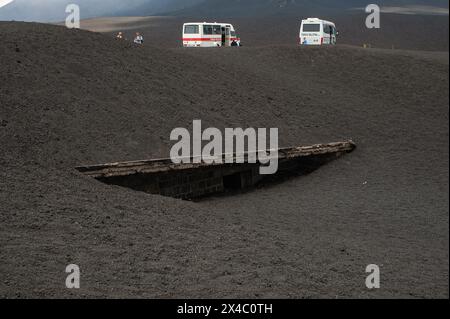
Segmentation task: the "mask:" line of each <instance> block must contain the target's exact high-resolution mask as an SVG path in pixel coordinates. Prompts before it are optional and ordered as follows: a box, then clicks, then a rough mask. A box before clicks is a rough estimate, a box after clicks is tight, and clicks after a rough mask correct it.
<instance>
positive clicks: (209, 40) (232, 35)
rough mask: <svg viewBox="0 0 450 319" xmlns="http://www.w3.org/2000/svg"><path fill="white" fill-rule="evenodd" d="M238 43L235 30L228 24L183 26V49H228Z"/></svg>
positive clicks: (193, 23)
mask: <svg viewBox="0 0 450 319" xmlns="http://www.w3.org/2000/svg"><path fill="white" fill-rule="evenodd" d="M233 41H235V42H237V43H239V42H240V39H239V38H238V37H237V35H236V30H235V29H234V27H233V25H232V24H229V23H217V22H214V23H211V22H190V23H185V24H184V25H183V46H184V47H228V46H231V45H232V43H233Z"/></svg>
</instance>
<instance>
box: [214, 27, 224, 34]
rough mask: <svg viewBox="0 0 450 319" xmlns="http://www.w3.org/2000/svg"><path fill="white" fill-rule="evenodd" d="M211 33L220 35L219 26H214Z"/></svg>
mask: <svg viewBox="0 0 450 319" xmlns="http://www.w3.org/2000/svg"><path fill="white" fill-rule="evenodd" d="M213 33H214V34H219V35H220V34H222V29H221V27H220V25H215V26H214V28H213Z"/></svg>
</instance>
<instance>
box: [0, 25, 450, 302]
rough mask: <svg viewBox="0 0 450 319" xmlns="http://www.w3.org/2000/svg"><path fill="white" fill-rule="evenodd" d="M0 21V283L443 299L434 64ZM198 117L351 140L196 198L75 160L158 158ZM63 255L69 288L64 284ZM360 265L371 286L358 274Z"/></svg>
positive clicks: (444, 101) (441, 82)
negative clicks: (140, 43)
mask: <svg viewBox="0 0 450 319" xmlns="http://www.w3.org/2000/svg"><path fill="white" fill-rule="evenodd" d="M0 29H1V34H2V41H1V42H0V57H1V64H0V68H1V70H0V83H1V85H0V103H1V108H0V121H1V127H0V145H1V150H2V152H1V156H0V164H1V169H0V175H1V176H0V202H1V205H0V241H1V242H0V244H1V250H0V259H1V261H2V262H1V263H0V273H1V276H2V280H1V281H0V295H1V296H2V297H18V296H20V297H101V296H108V297H336V296H338V297H448V248H449V247H448V196H447V194H448V106H447V105H448V67H447V66H446V65H445V64H444V63H440V62H438V61H427V60H422V59H421V58H420V57H414V56H411V55H410V56H403V55H401V54H398V55H394V54H389V55H385V54H383V53H382V52H368V51H362V50H355V49H351V48H344V47H336V48H330V49H324V50H317V49H298V48H296V47H264V48H262V47H259V48H242V50H240V49H239V50H226V49H225V50H194V51H191V50H181V49H180V50H177V49H173V50H161V49H158V48H153V47H134V46H132V45H131V44H127V43H120V42H115V41H114V40H111V39H108V38H107V37H105V36H102V35H99V34H93V33H88V32H83V31H68V30H66V29H64V28H61V27H55V26H46V25H37V24H21V23H0ZM230 93H231V94H230ZM195 118H198V119H202V121H203V123H204V124H205V125H208V126H214V127H218V128H224V127H278V128H279V129H280V145H301V144H304V145H307V144H314V143H320V142H323V141H334V140H345V139H350V138H353V139H354V140H355V141H356V142H357V143H358V146H359V148H358V150H357V151H355V152H354V153H352V154H350V155H348V156H346V157H344V158H343V159H341V160H339V161H335V162H332V163H330V164H329V165H327V166H326V167H323V168H322V169H320V170H318V171H316V172H314V173H312V174H310V175H308V176H305V177H304V178H302V179H292V180H290V181H288V182H286V183H284V184H280V185H275V186H273V187H270V188H267V189H262V190H259V191H257V192H251V193H247V194H241V195H237V196H235V197H233V198H232V200H230V199H229V198H212V199H209V200H207V201H204V202H201V203H198V204H194V203H190V202H183V201H179V200H176V199H171V198H163V197H160V196H155V195H148V194H145V193H138V192H134V191H131V190H126V189H123V188H120V187H116V186H109V185H104V184H102V183H99V182H97V181H95V180H93V179H90V178H89V177H83V176H81V175H80V174H79V173H78V172H76V171H75V170H74V169H73V167H75V166H77V165H79V164H81V163H107V162H113V161H128V160H134V159H143V158H152V157H164V156H167V155H168V154H167V153H168V150H169V148H170V143H169V141H168V137H169V133H170V131H171V130H172V129H173V128H174V127H180V126H181V127H184V126H186V125H188V123H192V119H195ZM69 263H76V264H78V265H79V266H80V267H81V269H82V287H81V289H80V290H77V291H67V290H66V289H65V288H64V280H65V273H64V269H65V266H66V265H67V264H69ZM371 263H376V264H379V265H380V266H381V269H382V276H383V277H382V278H383V281H382V289H380V290H377V291H367V290H366V289H365V285H364V278H365V273H364V270H365V267H366V265H368V264H371Z"/></svg>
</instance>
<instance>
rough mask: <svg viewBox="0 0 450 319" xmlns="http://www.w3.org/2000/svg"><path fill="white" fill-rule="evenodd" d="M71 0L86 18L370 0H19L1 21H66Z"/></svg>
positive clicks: (303, 8)
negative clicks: (66, 11) (66, 10)
mask: <svg viewBox="0 0 450 319" xmlns="http://www.w3.org/2000/svg"><path fill="white" fill-rule="evenodd" d="M69 3H76V4H79V5H80V8H81V15H82V18H83V19H86V18H90V17H102V16H149V15H167V16H169V15H173V16H185V17H204V18H212V17H229V18H232V17H246V16H254V17H263V16H273V15H281V16H294V15H295V16H298V15H301V16H305V15H324V14H328V13H332V14H335V13H336V12H347V11H349V10H351V9H355V8H363V7H365V6H366V5H367V4H368V3H370V2H369V1H367V0H128V1H126V2H125V1H121V0H45V1H44V0H15V1H14V2H12V3H10V4H8V5H6V6H5V7H3V8H1V9H0V20H19V21H22V20H23V21H40V22H56V21H63V20H64V19H65V17H66V13H65V7H66V5H67V4H69ZM377 3H378V4H379V5H381V6H405V5H423V6H436V7H444V8H448V0H378V1H377Z"/></svg>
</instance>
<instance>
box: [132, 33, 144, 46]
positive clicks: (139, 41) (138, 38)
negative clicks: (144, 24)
mask: <svg viewBox="0 0 450 319" xmlns="http://www.w3.org/2000/svg"><path fill="white" fill-rule="evenodd" d="M134 43H136V44H144V37H143V36H142V35H141V34H140V33H139V32H136V37H135V38H134Z"/></svg>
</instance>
